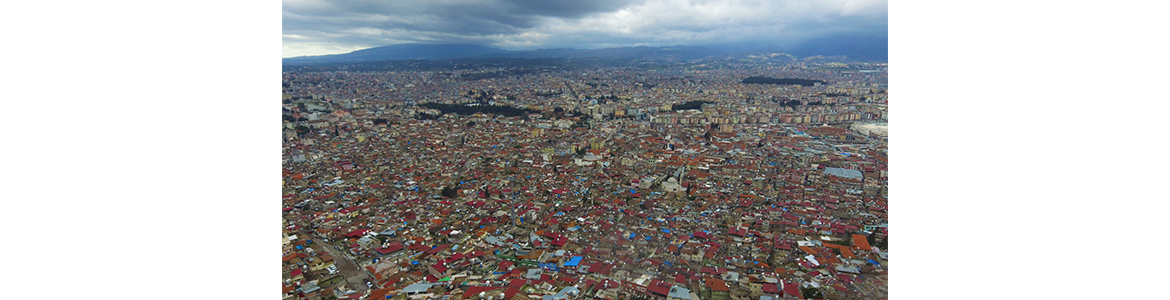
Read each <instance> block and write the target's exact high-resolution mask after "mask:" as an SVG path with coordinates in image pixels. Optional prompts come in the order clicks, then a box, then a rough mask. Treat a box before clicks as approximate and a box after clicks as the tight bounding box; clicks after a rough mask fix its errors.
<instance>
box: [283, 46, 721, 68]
mask: <svg viewBox="0 0 1170 300" xmlns="http://www.w3.org/2000/svg"><path fill="white" fill-rule="evenodd" d="M723 54H726V53H725V52H724V51H720V50H715V49H712V48H708V47H702V46H669V47H646V46H638V47H618V48H604V49H588V50H581V49H566V48H559V49H539V50H530V51H507V50H504V49H497V48H490V47H485V46H480V45H467V44H398V45H390V46H382V47H375V48H369V49H362V50H357V51H354V52H350V53H345V54H332V55H319V56H300V57H290V58H285V59H284V60H283V62H284V63H286V64H299V63H339V62H367V61H383V60H408V59H426V60H441V59H453V58H618V59H637V60H691V59H701V58H705V57H709V56H714V55H723Z"/></svg>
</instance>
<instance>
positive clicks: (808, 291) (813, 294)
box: [800, 286, 825, 299]
mask: <svg viewBox="0 0 1170 300" xmlns="http://www.w3.org/2000/svg"><path fill="white" fill-rule="evenodd" d="M800 295H801V296H803V297H804V298H805V299H811V298H815V299H824V298H825V293H822V292H821V290H820V289H818V288H815V287H811V286H810V287H802V288H800Z"/></svg>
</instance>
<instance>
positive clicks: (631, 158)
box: [281, 54, 888, 300]
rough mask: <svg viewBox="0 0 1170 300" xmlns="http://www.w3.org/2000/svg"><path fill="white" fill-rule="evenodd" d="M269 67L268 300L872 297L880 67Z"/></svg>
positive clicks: (883, 227)
mask: <svg viewBox="0 0 1170 300" xmlns="http://www.w3.org/2000/svg"><path fill="white" fill-rule="evenodd" d="M777 55H779V54H773V55H760V56H751V57H748V59H740V60H732V59H727V60H711V61H699V62H694V61H692V62H666V63H663V62H658V63H653V64H637V63H628V64H597V65H588V64H561V65H558V64H539V65H533V64H528V63H524V62H523V60H517V61H520V62H519V63H510V64H503V65H501V64H494V63H493V64H476V63H474V62H472V63H466V64H445V65H443V66H438V67H432V68H420V69H408V68H407V69H395V70H381V71H378V70H372V71H369V70H367V71H353V70H352V69H354V68H351V67H346V66H339V67H333V68H317V69H299V70H297V69H293V70H290V69H288V68H286V70H285V71H284V72H283V75H282V77H283V95H282V98H283V99H282V118H283V127H282V133H283V134H282V137H283V172H282V182H281V184H282V187H283V190H284V192H283V197H282V199H283V200H282V201H283V205H284V207H283V226H284V230H283V233H282V247H283V253H282V256H283V258H282V274H283V275H282V276H283V278H282V279H283V283H282V285H283V292H282V295H283V297H284V299H693V300H697V299H761V300H767V299H806V298H811V299H884V298H885V297H886V287H887V281H886V279H887V278H886V275H887V273H886V270H887V267H888V261H887V251H886V243H887V237H888V232H887V217H886V207H887V205H886V187H887V185H886V178H887V177H886V176H887V173H886V171H887V160H886V155H887V139H886V134H887V129H886V125H885V120H886V119H887V115H888V112H887V108H886V102H887V96H886V95H887V86H886V82H887V80H886V74H887V71H886V70H887V66H886V64H884V63H852V62H840V61H832V60H826V59H817V58H809V59H803V60H797V59H786V60H781V59H769V58H775V56H777Z"/></svg>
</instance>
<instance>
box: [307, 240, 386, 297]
mask: <svg viewBox="0 0 1170 300" xmlns="http://www.w3.org/2000/svg"><path fill="white" fill-rule="evenodd" d="M333 247H334V246H333V245H331V244H329V243H322V245H321V248H325V252H329V255H330V256H333V263H334V264H335V265H337V272H340V273H341V276H342V277H345V281H346V282H347V283H349V284H348V287H349V288H350V289H353V290H355V291H358V292H359V293H365V292H366V291H367V290H369V289H370V288H369V287H367V286H366V282H365V280H369V281H370V282H372V283H374V284H377V283H378V282H377V281H375V280H374V277H373V276H372V275H371V274H370V272H369V271H368V270H366V269H365V268H362V267H359V266H358V265H357V263H355V262H354V261H353V258H350V257H349V255H348V254H346V253H344V251H342V250H338V249H333Z"/></svg>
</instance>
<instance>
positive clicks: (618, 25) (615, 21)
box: [282, 0, 887, 57]
mask: <svg viewBox="0 0 1170 300" xmlns="http://www.w3.org/2000/svg"><path fill="white" fill-rule="evenodd" d="M886 7H887V1H886V0H689V1H688V0H630V1H619V0H590V1H583V0H571V1H559V0H476V1H472V0H378V1H375V0H283V9H282V18H283V19H282V25H283V29H282V31H283V32H282V40H283V42H282V47H283V56H284V57H293V56H302V55H321V54H335V53H345V52H350V51H353V50H358V49H364V48H370V47H377V46H385V45H390V44H401V43H468V44H480V45H485V46H490V47H497V48H503V49H508V50H531V49H540V48H583V49H585V48H603V47H617V46H638V45H645V46H664V45H677V44H682V45H702V44H712V43H736V42H760V41H764V42H768V43H778V44H788V43H799V42H800V41H803V40H808V39H814V38H819V37H826V36H836V35H854V36H856V35H866V36H868V35H874V36H886V31H887V29H886V28H887V9H886Z"/></svg>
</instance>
